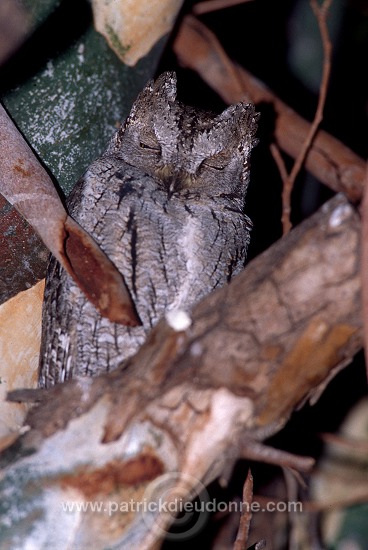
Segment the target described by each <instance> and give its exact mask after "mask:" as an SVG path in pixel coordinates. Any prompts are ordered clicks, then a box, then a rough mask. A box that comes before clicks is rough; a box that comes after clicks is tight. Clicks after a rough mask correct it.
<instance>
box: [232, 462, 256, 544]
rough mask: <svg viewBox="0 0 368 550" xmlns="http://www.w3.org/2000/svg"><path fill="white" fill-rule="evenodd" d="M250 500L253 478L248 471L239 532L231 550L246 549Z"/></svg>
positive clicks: (250, 515)
mask: <svg viewBox="0 0 368 550" xmlns="http://www.w3.org/2000/svg"><path fill="white" fill-rule="evenodd" d="M252 500H253V476H252V473H251V471H250V469H249V470H248V474H247V478H246V480H245V483H244V487H243V500H242V510H241V515H240V521H239V530H238V534H237V535H236V539H235V542H234V547H233V550H245V548H246V544H247V540H248V535H249V527H250V520H251V519H252V510H251V504H252Z"/></svg>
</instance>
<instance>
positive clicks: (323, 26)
mask: <svg viewBox="0 0 368 550" xmlns="http://www.w3.org/2000/svg"><path fill="white" fill-rule="evenodd" d="M310 3H311V7H312V10H313V12H314V14H315V16H316V19H317V23H318V27H319V31H320V34H321V39H322V46H323V69H322V78H321V84H320V89H319V97H318V104H317V109H316V113H315V116H314V119H313V122H312V124H311V126H310V128H309V132H308V135H307V137H306V139H305V141H304V143H303V146H302V148H301V150H300V152H299V155H298V156H297V158H296V160H295V162H294V166H293V168H292V170H291V172H290V174H289V176H288V178H287V179H286V181H284V186H283V191H282V218H281V220H282V227H283V232H284V234H285V233H287V232H288V231H290V229H291V222H290V199H291V193H292V190H293V187H294V183H295V180H296V177H297V175H298V174H299V172H300V169H301V167H302V165H303V163H304V160H305V158H306V156H307V154H308V151H309V149H310V147H311V145H312V142H313V140H314V137H315V135H316V133H317V130H318V127H319V125H320V124H321V122H322V119H323V110H324V106H325V103H326V96H327V88H328V82H329V79H330V73H331V52H332V44H331V41H330V38H329V34H328V28H327V21H326V18H327V12H328V9H329V8H330V5H331V3H332V0H324V2H323V4H322V5H321V6H320V5H319V4H318V2H317V0H310Z"/></svg>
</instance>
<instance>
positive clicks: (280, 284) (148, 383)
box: [0, 196, 362, 549]
mask: <svg viewBox="0 0 368 550" xmlns="http://www.w3.org/2000/svg"><path fill="white" fill-rule="evenodd" d="M359 232H360V222H359V218H358V215H357V213H356V212H355V209H354V208H353V207H352V206H351V205H350V204H349V203H348V202H347V201H346V199H345V198H344V197H342V196H337V197H335V198H334V199H333V200H331V201H330V202H329V203H326V204H325V205H324V206H323V207H322V209H321V210H320V211H319V212H318V213H317V214H315V215H314V216H312V217H311V218H310V219H308V220H307V221H305V222H304V223H302V224H301V225H300V226H298V227H297V228H296V229H294V230H293V231H292V232H291V233H290V234H289V235H288V236H287V237H285V238H283V239H282V240H280V241H279V242H277V243H276V244H275V245H273V246H272V247H271V248H270V249H269V250H267V251H266V252H265V253H263V254H262V255H261V256H259V257H258V258H256V259H255V260H253V261H252V262H251V263H250V264H249V265H248V267H247V268H246V269H245V270H244V272H243V273H242V274H240V275H239V276H238V277H236V278H235V279H234V281H233V283H232V284H231V285H229V286H228V287H226V288H223V289H221V290H219V291H216V292H214V293H213V294H211V295H210V296H208V297H207V298H206V299H204V300H203V301H202V302H201V303H200V304H198V305H197V306H196V307H194V308H193V310H192V311H191V312H189V315H190V317H191V326H190V327H189V328H188V329H187V330H186V331H176V330H174V329H173V328H171V327H170V326H169V324H168V323H167V322H166V321H165V320H163V321H162V322H160V323H159V324H158V325H157V326H156V328H155V329H154V330H153V331H152V333H151V336H150V338H149V339H148V341H147V342H146V344H145V345H144V346H143V347H142V348H141V349H140V351H139V352H138V353H137V354H136V355H135V356H134V357H133V358H132V359H131V360H130V361H128V362H127V363H126V364H124V365H123V366H122V368H121V369H120V370H118V371H115V372H113V373H111V374H108V375H104V376H101V377H98V378H96V379H93V380H92V379H79V380H72V381H70V382H67V383H65V384H63V385H60V386H57V387H55V388H53V389H52V390H49V391H46V392H42V391H40V390H39V391H38V393H37V392H36V394H34V395H35V397H37V398H39V399H40V400H41V403H40V405H39V406H36V407H35V408H34V409H33V411H32V412H31V414H30V415H29V417H28V424H29V426H30V431H29V432H28V433H27V434H26V435H25V436H23V438H22V439H21V440H20V442H19V443H18V446H17V451H18V452H19V450H20V452H21V453H22V454H24V453H25V455H24V456H23V457H21V458H17V459H15V458H13V459H11V458H9V457H10V456H11V454H12V453H14V452H15V450H13V449H14V448H13V449H10V450H9V451H8V455H7V458H6V461H7V464H8V466H7V468H6V469H5V470H3V472H2V481H1V491H6V499H7V502H8V510H7V513H6V514H5V516H4V517H3V518H1V517H0V525H1V522H2V521H3V522H5V521H6V522H7V525H9V526H11V527H10V528H9V530H8V531H7V535H6V536H5V538H3V540H4V541H6V542H7V543H9V542H10V543H12V542H13V541H14V537H15V536H16V535H17V533H19V530H20V529H22V526H21V525H20V523H19V518H20V517H23V518H24V519H23V521H24V523H23V526H24V525H26V526H27V529H26V530H27V532H29V533H30V534H29V535H28V537H27V538H26V540H27V541H30V540H32V542H33V543H34V544H39V539H37V536H40V533H46V534H47V535H48V536H49V537H50V536H51V535H50V533H53V534H52V543H53V544H54V545H55V546H57V547H58V548H66V545H67V543H69V545H70V543H71V542H70V541H71V540H72V542H73V543H75V541H78V543H80V541H82V542H83V544H86V545H87V546H88V544H92V543H93V547H94V548H103V547H104V546H107V545H108V546H111V545H113V544H116V545H117V547H119V548H128V547H130V548H131V547H132V541H133V546H134V548H142V549H143V548H152V547H153V545H154V544H155V543H156V542H157V540H158V539H159V538H160V537H161V536H163V534H164V533H165V529H166V527H167V525H168V524H169V522H170V517H168V516H167V514H163V515H161V516H160V515H159V514H156V513H149V512H148V511H147V510H145V513H144V514H143V516H142V515H141V514H136V513H134V510H132V509H131V508H129V502H132V501H133V502H141V501H142V500H143V501H149V500H150V499H151V498H153V499H157V498H158V497H160V496H161V497H162V498H164V500H165V498H168V499H169V500H170V499H171V501H172V500H173V499H174V500H175V494H177V491H178V490H179V489H180V491H181V494H183V492H184V493H185V494H188V495H193V493H194V494H195V493H196V492H198V491H199V490H200V489H201V488H203V486H204V485H206V484H207V483H209V482H210V481H212V480H213V479H215V478H216V477H218V476H222V477H224V476H225V477H226V475H228V473H229V471H231V467H232V465H233V464H234V462H235V461H236V459H237V458H238V457H244V456H249V457H251V458H252V459H254V458H257V457H258V458H260V459H265V460H267V461H273V462H276V463H277V462H278V463H280V464H283V465H292V466H293V467H295V466H299V467H300V468H307V467H308V466H310V465H311V463H310V462H306V461H305V460H304V461H303V460H298V458H297V457H296V458H295V459H294V460H293V459H289V458H288V457H287V456H285V455H283V454H278V453H277V451H275V450H269V451H268V450H267V448H266V447H264V446H262V445H260V442H261V441H262V440H263V439H265V438H267V437H268V436H269V435H271V434H273V433H275V432H276V431H277V430H278V429H280V428H281V427H282V426H283V425H284V424H285V422H286V421H287V419H288V418H289V417H290V415H291V414H292V412H293V410H294V409H295V407H296V406H297V405H298V404H300V403H301V402H302V401H304V400H305V399H307V398H309V397H313V396H314V395H315V392H316V391H317V392H318V388H319V387H321V386H323V384H324V383H325V382H326V380H327V379H328V378H329V377H330V376H331V375H332V374H333V373H334V372H336V370H337V369H338V368H340V367H341V366H343V365H345V364H346V363H347V362H348V361H349V360H350V359H351V357H352V356H353V355H354V353H355V352H356V351H357V350H358V349H360V348H361V346H362V327H361V319H360V308H361V305H360V280H359V268H358V264H359ZM15 397H17V398H20V397H21V393H19V392H18V393H17V394H16V396H15ZM30 451H31V454H29V453H30ZM26 454H28V456H26ZM18 456H19V455H18ZM31 487H32V491H31V492H30V488H31ZM4 494H5V493H4ZM46 494H47V503H46V501H45V495H46ZM19 495H23V496H24V495H27V498H23V497H22V499H21V500H22V503H21V505H20V506H21V508H20V509H19V498H18V496H19ZM66 500H68V501H81V502H87V501H101V502H104V503H105V504H106V506H107V507H108V506H110V508H111V502H114V503H115V504H116V503H120V504H121V503H125V507H124V506H123V508H124V510H122V509H121V508H120V509H117V510H115V511H114V513H112V515H111V516H107V515H101V514H96V513H93V512H91V510H89V512H88V513H83V514H80V513H77V511H76V510H74V512H73V513H72V512H69V513H65V512H63V511H62V510H61V508H60V506H61V505H60V502H61V501H66ZM109 503H110V504H109ZM28 506H29V508H28ZM35 507H37V508H38V509H40V508H41V509H42V513H40V519H35V518H34V516H33V515H32V510H33V509H34V508H35ZM114 508H115V506H114ZM28 509H29V510H30V511H28ZM55 509H58V510H60V513H59V515H58V526H57V530H56V531H55V516H54V515H53V512H52V510H55ZM123 512H124V513H123ZM142 517H143V521H142ZM31 527H32V528H36V529H35V531H32V532H31ZM0 532H1V529H0ZM32 533H33V534H32ZM35 533H36V534H35ZM70 533H72V535H70ZM67 534H68V537H67ZM70 536H72V537H74V538H72V539H70ZM67 538H68V541H67ZM0 540H1V539H0ZM49 544H50V540H49ZM39 547H42V546H40V545H39Z"/></svg>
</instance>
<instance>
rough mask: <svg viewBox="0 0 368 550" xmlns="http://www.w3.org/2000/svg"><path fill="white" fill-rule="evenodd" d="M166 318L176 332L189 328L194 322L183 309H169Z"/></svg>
mask: <svg viewBox="0 0 368 550" xmlns="http://www.w3.org/2000/svg"><path fill="white" fill-rule="evenodd" d="M165 319H166V322H167V324H168V325H169V327H171V328H172V329H173V330H175V331H176V332H182V331H183V330H187V329H188V328H189V327H190V325H191V324H192V319H191V318H190V316H189V315H188V313H187V312H186V311H183V310H182V309H172V310H171V311H167V312H166V314H165Z"/></svg>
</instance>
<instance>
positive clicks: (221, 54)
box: [173, 15, 365, 203]
mask: <svg viewBox="0 0 368 550" xmlns="http://www.w3.org/2000/svg"><path fill="white" fill-rule="evenodd" d="M173 48H174V51H175V53H176V55H177V56H178V59H179V61H180V63H181V64H182V65H183V66H185V67H187V68H191V69H193V70H194V71H196V72H197V73H198V74H199V75H200V76H201V78H202V79H203V80H204V81H205V82H206V83H207V84H208V85H209V86H210V87H211V88H212V89H213V90H214V91H215V92H216V93H218V94H219V96H220V97H221V98H222V99H223V100H224V101H225V103H228V104H232V103H237V102H238V101H246V102H249V101H251V102H253V103H255V104H258V105H259V104H261V103H266V104H269V105H271V106H272V107H273V109H274V112H275V130H274V138H275V141H276V143H277V145H278V147H279V148H280V149H281V150H282V151H284V152H285V153H286V154H287V155H289V156H290V157H291V158H294V159H295V158H296V157H297V156H298V154H299V151H300V150H301V148H302V144H303V143H304V140H305V137H306V136H307V134H308V132H309V129H310V123H309V122H307V121H306V120H304V119H303V118H302V117H301V116H299V115H298V114H297V113H296V112H295V111H293V110H292V109H291V108H290V106H289V105H287V104H286V103H284V102H283V101H281V99H279V98H278V97H277V96H276V95H275V94H274V93H272V92H271V90H269V89H268V88H267V87H266V86H265V85H264V84H263V82H260V81H259V80H258V79H257V78H255V77H254V76H253V75H252V74H250V73H249V72H248V71H246V70H245V69H244V67H240V66H239V65H237V64H236V63H234V62H232V61H231V60H230V59H229V57H228V56H227V54H226V52H225V51H224V49H223V47H222V46H221V44H220V42H219V41H218V39H217V38H216V36H215V35H214V33H213V32H212V31H210V30H209V29H208V28H207V27H206V26H205V25H204V24H203V23H201V22H200V21H199V20H198V19H196V18H195V17H193V16H192V15H187V16H186V17H184V19H183V21H182V24H181V27H180V29H179V32H178V35H177V37H176V40H175V42H174V45H173ZM305 167H306V169H307V170H308V171H309V172H310V173H311V174H313V175H314V176H315V177H316V178H317V179H318V180H319V181H320V182H321V183H324V184H325V185H327V186H328V187H330V188H331V189H333V190H334V191H335V192H337V193H339V192H343V193H345V194H346V196H347V197H348V198H349V200H350V201H352V202H354V203H357V202H360V200H361V198H362V195H363V188H364V185H363V182H364V177H365V162H364V160H363V159H362V158H360V157H359V156H358V155H356V154H355V153H353V151H352V150H351V149H349V148H348V147H346V146H345V145H344V144H343V143H341V141H339V140H337V139H336V138H334V137H333V136H331V135H330V134H328V133H327V132H325V131H323V130H321V129H319V130H318V132H317V135H316V136H315V139H314V141H313V143H312V145H311V148H310V149H309V151H308V153H307V156H306V158H305Z"/></svg>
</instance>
